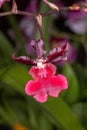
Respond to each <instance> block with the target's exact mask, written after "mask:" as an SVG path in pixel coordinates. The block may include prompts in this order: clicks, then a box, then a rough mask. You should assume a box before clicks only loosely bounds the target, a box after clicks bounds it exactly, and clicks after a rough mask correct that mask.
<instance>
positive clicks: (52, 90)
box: [49, 74, 68, 97]
mask: <svg viewBox="0 0 87 130" xmlns="http://www.w3.org/2000/svg"><path fill="white" fill-rule="evenodd" d="M67 88H68V83H67V79H66V78H65V76H63V75H61V74H59V75H58V76H54V77H52V78H50V87H49V95H50V96H52V97H57V96H58V95H59V93H60V92H61V91H63V90H65V89H67Z"/></svg>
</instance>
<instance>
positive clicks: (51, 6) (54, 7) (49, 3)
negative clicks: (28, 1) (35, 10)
mask: <svg viewBox="0 0 87 130" xmlns="http://www.w3.org/2000/svg"><path fill="white" fill-rule="evenodd" d="M43 2H44V3H45V4H47V5H48V6H49V7H50V8H51V9H53V10H56V11H59V8H58V7H57V6H56V5H55V4H53V3H51V2H49V1H47V0H43Z"/></svg>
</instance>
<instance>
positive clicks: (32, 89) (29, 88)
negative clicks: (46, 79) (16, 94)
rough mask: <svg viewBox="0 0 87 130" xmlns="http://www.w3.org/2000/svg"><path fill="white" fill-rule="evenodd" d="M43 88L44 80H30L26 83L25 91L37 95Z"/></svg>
mask: <svg viewBox="0 0 87 130" xmlns="http://www.w3.org/2000/svg"><path fill="white" fill-rule="evenodd" d="M41 89H42V82H40V81H39V80H38V81H33V80H30V81H28V82H27V84H26V85H25V92H26V94H28V95H35V94H37V93H38V92H39V91H41Z"/></svg>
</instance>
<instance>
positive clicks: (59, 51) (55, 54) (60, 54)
mask: <svg viewBox="0 0 87 130" xmlns="http://www.w3.org/2000/svg"><path fill="white" fill-rule="evenodd" d="M68 46H69V45H68V43H66V44H65V45H64V46H60V47H57V48H54V49H53V50H51V51H50V52H49V55H48V56H47V62H58V61H61V60H65V59H66V52H67V51H68ZM64 57H65V58H64Z"/></svg>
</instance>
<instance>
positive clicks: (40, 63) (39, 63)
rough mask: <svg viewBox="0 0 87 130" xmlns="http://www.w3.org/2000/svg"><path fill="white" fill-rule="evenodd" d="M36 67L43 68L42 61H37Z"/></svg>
mask: <svg viewBox="0 0 87 130" xmlns="http://www.w3.org/2000/svg"><path fill="white" fill-rule="evenodd" d="M37 67H38V68H44V64H43V59H39V60H38V61H37Z"/></svg>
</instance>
